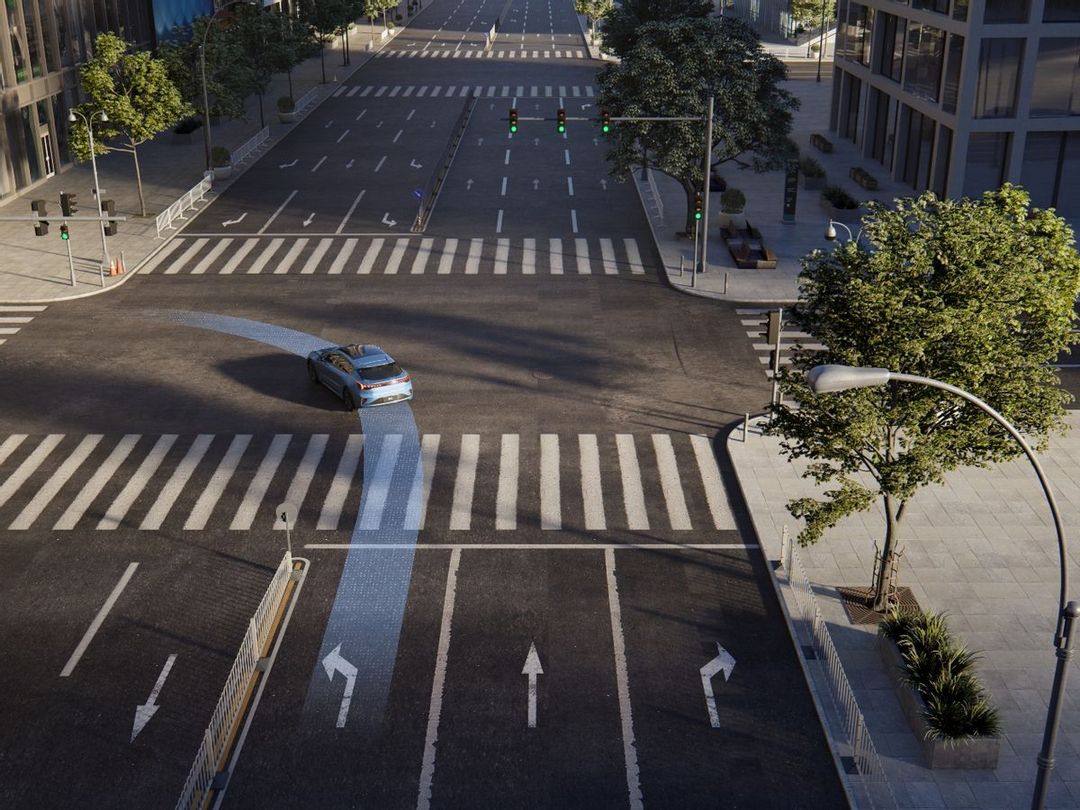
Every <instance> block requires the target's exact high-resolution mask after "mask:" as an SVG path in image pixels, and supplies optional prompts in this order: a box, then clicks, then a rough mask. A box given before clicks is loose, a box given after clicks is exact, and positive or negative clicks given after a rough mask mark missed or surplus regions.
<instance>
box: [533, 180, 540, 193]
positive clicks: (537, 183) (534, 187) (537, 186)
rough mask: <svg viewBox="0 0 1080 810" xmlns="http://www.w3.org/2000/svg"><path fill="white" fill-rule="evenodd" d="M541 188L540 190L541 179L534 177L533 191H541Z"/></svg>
mask: <svg viewBox="0 0 1080 810" xmlns="http://www.w3.org/2000/svg"><path fill="white" fill-rule="evenodd" d="M539 190H540V181H539V180H537V179H535V178H533V191H539Z"/></svg>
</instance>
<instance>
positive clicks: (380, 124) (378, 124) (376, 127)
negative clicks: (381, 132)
mask: <svg viewBox="0 0 1080 810" xmlns="http://www.w3.org/2000/svg"><path fill="white" fill-rule="evenodd" d="M381 126H382V121H380V122H379V123H377V124H376V125H375V129H378V128H379V127H381Z"/></svg>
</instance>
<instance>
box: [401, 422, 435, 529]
mask: <svg viewBox="0 0 1080 810" xmlns="http://www.w3.org/2000/svg"><path fill="white" fill-rule="evenodd" d="M440 438H441V437H440V435H439V434H438V433H428V434H426V435H425V436H424V438H423V439H422V440H421V442H420V458H419V459H418V460H417V462H416V473H415V475H414V476H413V484H412V489H411V490H410V491H409V505H408V507H407V508H406V510H405V524H404V526H405V528H406V529H409V530H411V531H420V530H421V529H423V528H424V521H425V520H426V517H427V505H428V498H430V497H431V482H432V481H433V480H434V479H435V464H436V462H438V460H439V439H440Z"/></svg>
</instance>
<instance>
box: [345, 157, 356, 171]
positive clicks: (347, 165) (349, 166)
mask: <svg viewBox="0 0 1080 810" xmlns="http://www.w3.org/2000/svg"><path fill="white" fill-rule="evenodd" d="M355 162H356V158H353V159H352V160H350V161H349V162H348V163H346V164H345V168H346V169H351V168H352V165H353V164H354V163H355Z"/></svg>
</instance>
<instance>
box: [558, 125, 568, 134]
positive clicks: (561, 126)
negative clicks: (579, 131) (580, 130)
mask: <svg viewBox="0 0 1080 810" xmlns="http://www.w3.org/2000/svg"><path fill="white" fill-rule="evenodd" d="M559 132H560V133H563V132H566V127H564V126H563V125H562V124H559Z"/></svg>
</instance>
